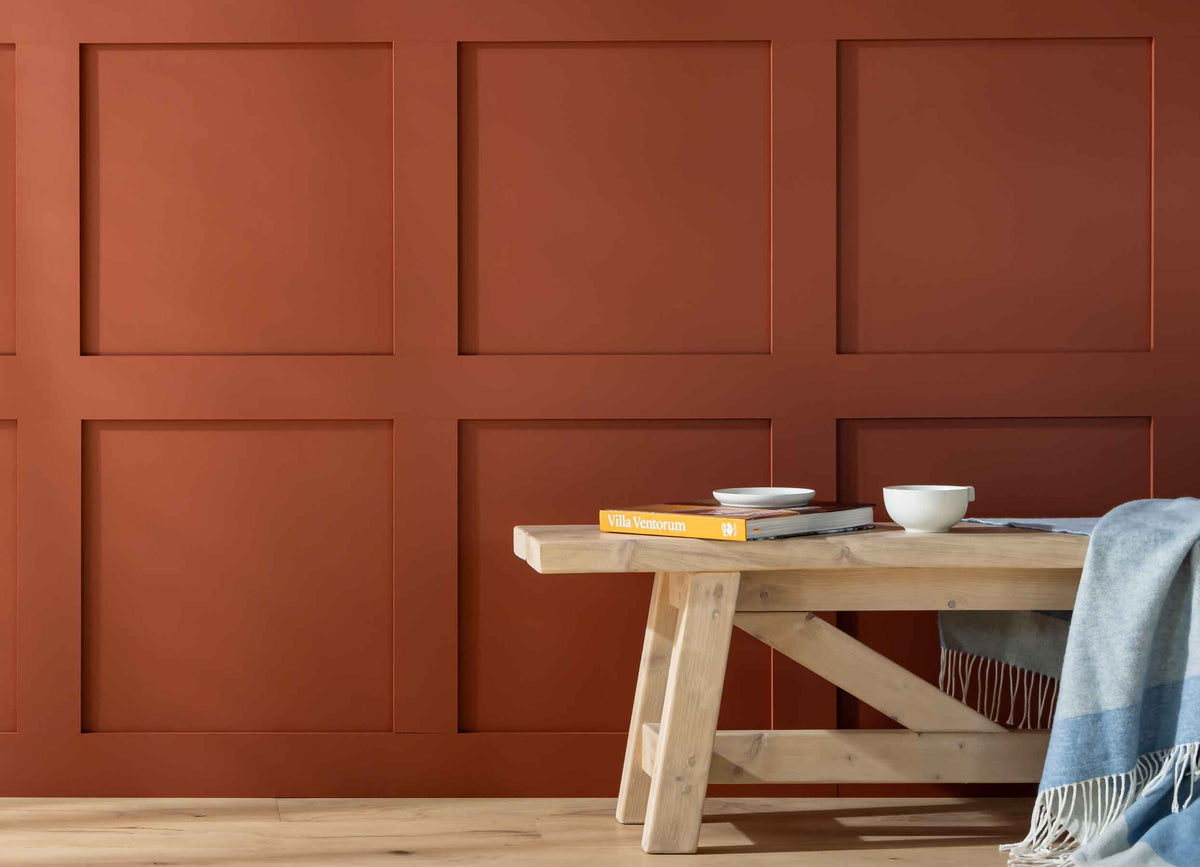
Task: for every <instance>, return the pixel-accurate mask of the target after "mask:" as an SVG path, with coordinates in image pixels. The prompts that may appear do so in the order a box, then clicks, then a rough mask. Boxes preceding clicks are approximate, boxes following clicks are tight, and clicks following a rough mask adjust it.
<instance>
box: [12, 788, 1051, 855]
mask: <svg viewBox="0 0 1200 867" xmlns="http://www.w3.org/2000/svg"><path fill="white" fill-rule="evenodd" d="M614 806H615V801H614V800H613V799H607V798H592V799H578V798H558V799H534V798H525V799H487V800H485V799H402V800H357V799H355V800H346V799H338V800H333V799H330V800H320V799H318V800H309V799H305V800H299V799H295V800H293V799H279V800H273V799H243V800H235V799H204V800H201V799H196V800H186V799H166V800H164V799H154V800H131V799H103V798H99V799H97V798H92V799H60V798H6V799H0V864H2V865H39V867H49V865H62V867H66V865H85V864H86V865H105V867H150V865H159V867H166V865H173V867H218V865H219V867H252V865H253V867H283V865H297V867H325V865H329V867H334V865H336V867H356V865H389V864H390V865H409V864H472V865H485V867H486V865H506V867H507V865H561V867H601V865H604V867H609V865H613V867H620V865H626V864H639V865H654V864H657V865H659V867H681V865H686V864H691V863H695V864H697V865H704V867H723V865H760V864H761V865H768V864H769V865H775V864H779V865H782V864H787V865H789V867H809V865H812V867H815V865H822V867H828V865H833V864H836V865H837V867H868V865H888V867H896V865H903V864H913V865H922V867H943V865H945V867H951V865H953V867H1002V865H1003V864H1004V858H1003V856H1002V855H1001V854H1000V853H999V852H998V851H997V846H998V845H999V844H1000V843H1004V842H1011V841H1013V840H1017V839H1020V838H1021V837H1023V836H1024V834H1025V830H1026V827H1027V825H1026V823H1027V822H1028V815H1029V806H1030V802H1029V801H1028V800H1023V799H1004V800H1000V799H996V800H961V799H954V800H950V799H941V800H865V799H853V800H852V799H840V800H832V799H805V800H800V799H784V798H771V799H767V798H712V799H709V801H708V802H707V804H706V807H705V818H704V828H703V830H702V832H701V834H700V851H699V853H698V854H697V855H694V856H679V855H658V856H651V855H645V854H643V853H642V852H641V850H640V848H639V845H638V844H639V840H640V837H641V827H640V826H627V825H619V824H617V823H616V822H615V821H613V818H612V814H613V809H614Z"/></svg>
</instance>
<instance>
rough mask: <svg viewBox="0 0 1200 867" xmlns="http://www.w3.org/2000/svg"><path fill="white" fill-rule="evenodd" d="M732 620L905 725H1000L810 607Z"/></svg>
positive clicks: (983, 728) (942, 728)
mask: <svg viewBox="0 0 1200 867" xmlns="http://www.w3.org/2000/svg"><path fill="white" fill-rule="evenodd" d="M733 622H734V625H735V626H737V627H739V628H741V629H744V630H746V631H747V632H749V633H750V634H751V635H753V636H754V637H755V638H757V639H758V640H759V641H764V642H766V643H767V644H769V645H770V646H771V647H773V648H775V649H776V650H778V651H779V652H780V653H783V654H785V655H787V656H788V657H790V658H791V659H794V660H796V662H798V663H800V664H801V665H803V666H804V667H805V668H808V669H811V670H812V671H814V672H816V673H817V674H819V675H820V676H821V677H823V678H825V679H826V680H828V681H829V682H830V683H832V684H834V685H835V686H839V687H841V688H842V689H844V690H845V691H846V692H848V693H850V694H851V695H853V696H855V697H856V698H859V699H861V700H863V701H865V702H866V703H867V704H869V705H871V707H873V708H875V709H876V710H880V711H882V712H883V713H885V714H887V715H888V716H889V717H891V718H892V719H894V720H895V721H896V722H898V723H900V724H901V725H902V726H904V727H905V728H908V729H914V730H916V731H922V732H969V731H970V732H1002V731H1004V730H1005V729H1004V726H1002V725H999V724H997V723H994V722H992V721H991V720H990V719H988V718H987V717H985V716H984V715H983V714H981V713H979V712H978V711H976V710H973V709H972V708H969V707H967V706H966V705H965V704H963V703H962V702H960V701H958V700H957V699H955V698H952V697H951V696H948V695H946V694H945V693H944V692H942V691H941V690H939V689H938V688H937V687H936V686H934V685H933V684H931V683H929V682H928V681H926V680H924V679H922V678H921V677H919V676H917V675H915V674H913V673H912V672H911V671H909V670H908V669H906V668H905V667H904V666H902V665H900V664H898V663H896V662H893V661H892V660H890V659H888V658H887V657H886V656H884V655H883V654H881V653H878V652H877V651H874V650H872V649H871V648H869V647H867V646H866V645H865V644H863V643H862V642H861V641H858V640H856V639H854V638H852V637H851V636H849V635H847V634H846V633H844V632H842V631H841V630H840V629H838V628H837V627H836V626H833V625H831V624H829V623H826V622H825V621H824V620H822V619H821V618H820V617H817V616H816V615H815V614H813V613H811V612H808V613H798V612H787V613H785V612H759V613H744V614H738V615H737V616H736V617H735V618H734V621H733Z"/></svg>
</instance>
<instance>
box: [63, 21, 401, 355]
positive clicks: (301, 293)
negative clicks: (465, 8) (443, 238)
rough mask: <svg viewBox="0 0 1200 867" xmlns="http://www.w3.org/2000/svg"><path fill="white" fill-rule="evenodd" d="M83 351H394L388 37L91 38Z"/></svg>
mask: <svg viewBox="0 0 1200 867" xmlns="http://www.w3.org/2000/svg"><path fill="white" fill-rule="evenodd" d="M81 66H82V73H81V85H80V102H81V111H82V125H83V128H82V136H83V142H82V155H81V159H82V178H83V202H82V208H83V213H82V223H83V274H82V284H83V285H82V291H83V302H82V342H83V346H82V349H83V352H84V353H85V354H93V353H95V354H132V355H138V354H164V355H171V354H174V355H179V354H183V355H189V354H197V355H200V354H329V353H338V354H373V353H389V352H391V351H392V294H393V293H392V55H391V46H390V45H373V44H330V45H286V44H284V45H89V46H84V48H83V50H82V57H81Z"/></svg>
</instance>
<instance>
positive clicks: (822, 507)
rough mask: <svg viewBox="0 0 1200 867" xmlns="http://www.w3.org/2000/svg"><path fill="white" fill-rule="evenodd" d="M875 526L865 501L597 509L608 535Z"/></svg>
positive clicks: (792, 532)
mask: <svg viewBox="0 0 1200 867" xmlns="http://www.w3.org/2000/svg"><path fill="white" fill-rule="evenodd" d="M874 525H875V510H874V507H872V506H871V505H868V504H864V503H822V502H812V503H808V504H806V505H803V506H793V507H788V508H786V509H758V508H741V507H733V506H722V505H720V504H719V503H718V502H717V501H716V500H696V501H695V502H690V503H655V504H654V505H650V506H633V507H631V508H627V509H602V510H601V512H600V529H601V530H603V531H604V532H607V533H636V534H638V535H642V536H677V537H679V538H681V539H722V540H725V541H729V542H749V541H753V540H756V539H778V538H780V537H783V536H810V535H814V534H816V533H845V532H848V531H850V530H869V529H871V528H872V527H873V526H874Z"/></svg>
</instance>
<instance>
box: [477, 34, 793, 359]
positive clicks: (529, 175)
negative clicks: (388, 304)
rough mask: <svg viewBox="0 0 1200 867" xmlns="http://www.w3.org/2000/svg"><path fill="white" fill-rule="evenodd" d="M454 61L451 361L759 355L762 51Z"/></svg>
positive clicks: (577, 49) (550, 46)
mask: <svg viewBox="0 0 1200 867" xmlns="http://www.w3.org/2000/svg"><path fill="white" fill-rule="evenodd" d="M459 59H460V66H459V87H460V94H459V98H460V105H459V112H460V114H459V117H460V148H461V150H460V159H461V179H460V181H461V187H460V190H461V193H460V195H461V207H462V211H461V239H460V241H461V247H460V257H461V262H460V281H461V286H460V289H461V299H460V300H461V304H460V317H461V323H460V324H461V333H460V349H461V351H462V352H463V353H466V354H477V353H478V354H491V353H530V354H539V353H544V354H553V353H599V354H603V353H687V352H702V353H761V352H769V351H770V347H771V341H770V316H771V267H770V266H771V262H770V260H771V210H770V208H771V206H770V199H771V190H770V185H771V49H770V45H769V43H766V42H598V43H503V44H492V43H487V44H464V45H463V46H461V48H460V54H459Z"/></svg>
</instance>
